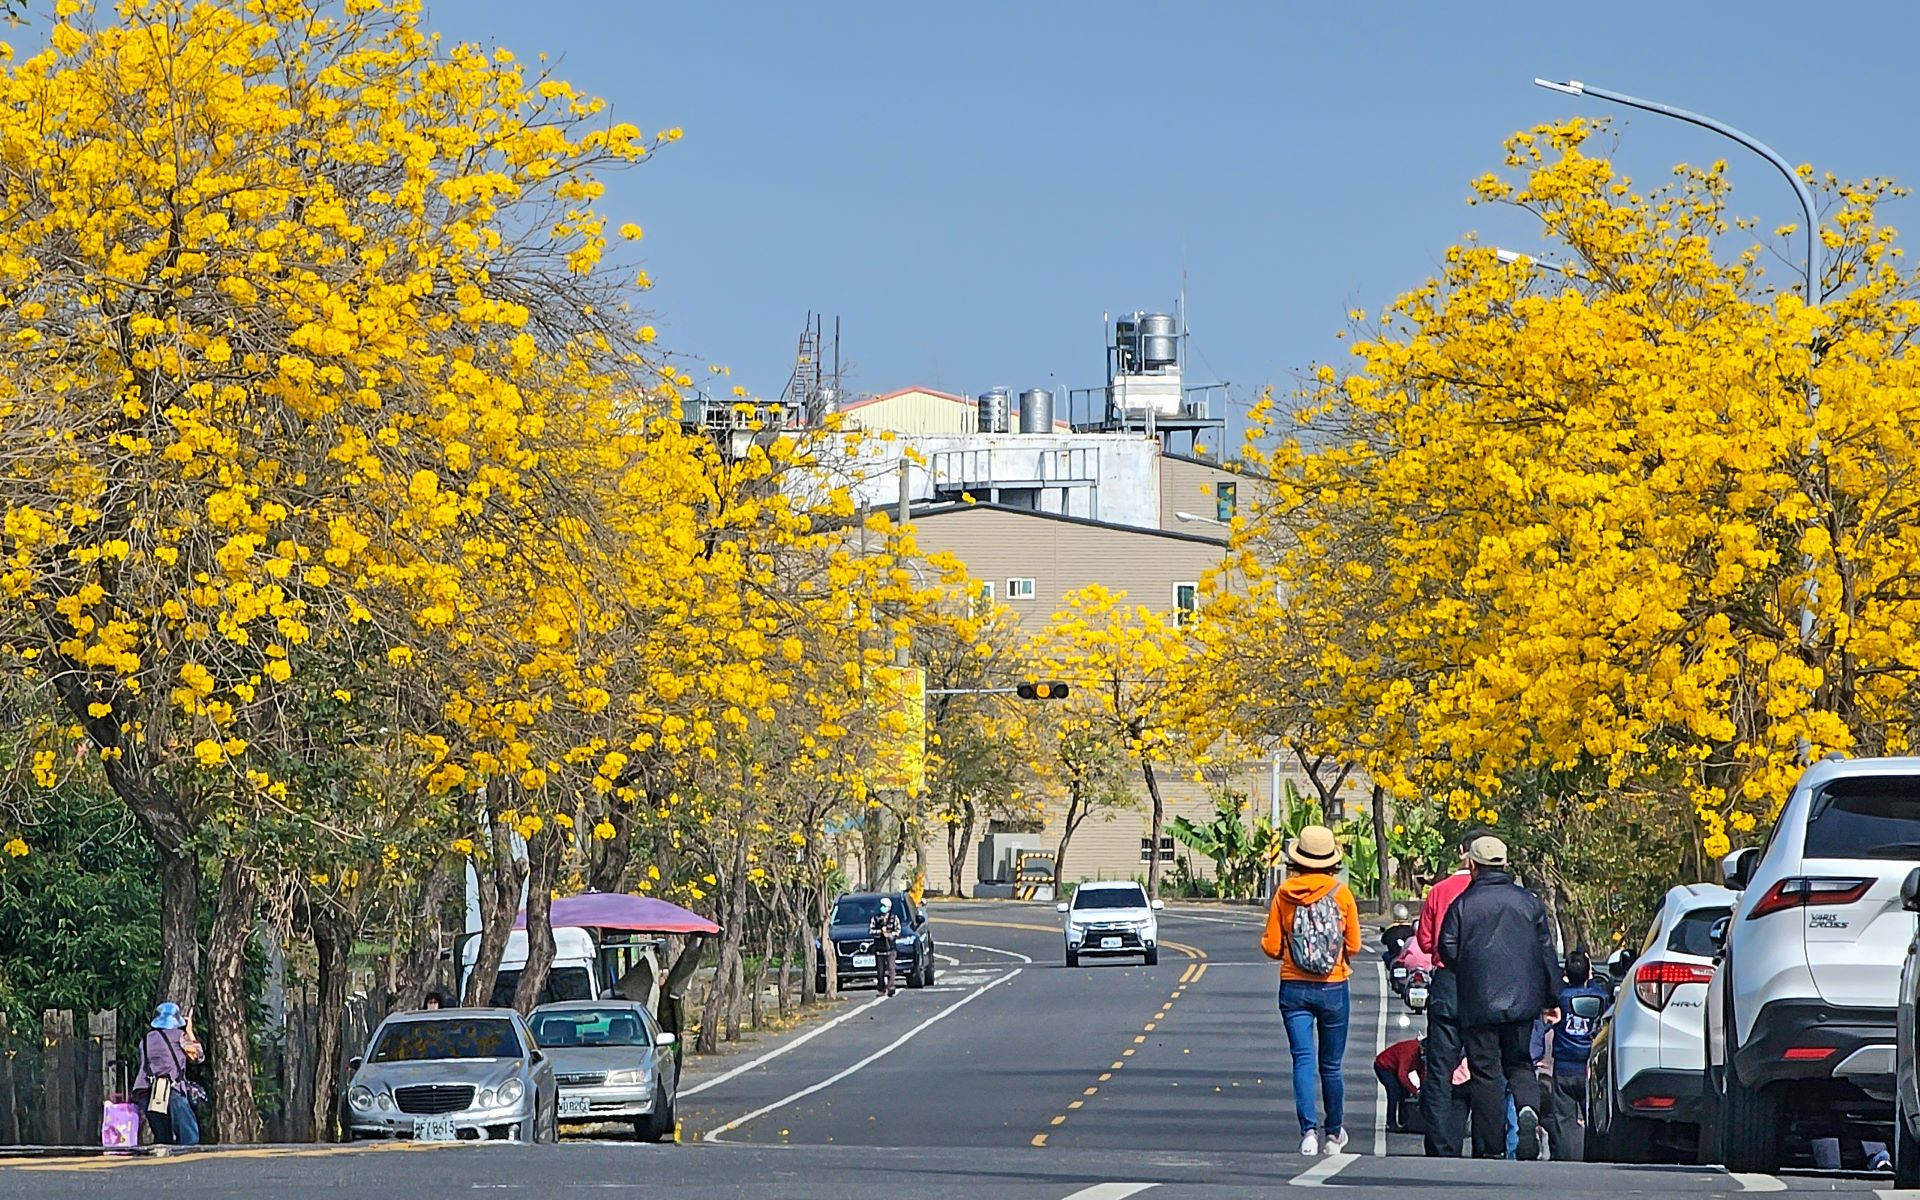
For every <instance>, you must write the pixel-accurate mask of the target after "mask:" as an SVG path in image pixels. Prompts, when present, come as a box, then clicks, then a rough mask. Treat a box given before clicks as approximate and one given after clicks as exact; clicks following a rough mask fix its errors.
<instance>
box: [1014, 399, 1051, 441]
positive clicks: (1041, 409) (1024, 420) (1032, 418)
mask: <svg viewBox="0 0 1920 1200" xmlns="http://www.w3.org/2000/svg"><path fill="white" fill-rule="evenodd" d="M1020 432H1021V433H1052V432H1053V393H1052V392H1050V391H1048V390H1047V389H1045V388H1028V389H1027V390H1026V391H1024V392H1021V393H1020Z"/></svg>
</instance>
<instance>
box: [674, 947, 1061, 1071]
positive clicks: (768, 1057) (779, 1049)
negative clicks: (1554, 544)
mask: <svg viewBox="0 0 1920 1200" xmlns="http://www.w3.org/2000/svg"><path fill="white" fill-rule="evenodd" d="M945 944H946V945H949V946H952V947H953V948H954V949H956V950H985V951H987V952H988V953H990V954H1005V955H1007V956H1009V957H1011V958H1017V959H1019V960H1020V961H1021V962H1023V963H1030V962H1032V961H1033V960H1032V959H1031V958H1028V957H1027V956H1026V955H1024V954H1021V953H1019V952H1017V951H1014V950H1001V949H999V948H998V947H995V946H970V945H968V944H967V943H965V942H947V943H945ZM935 957H937V958H946V955H944V954H942V955H936V956H935ZM946 961H948V962H957V961H958V960H957V959H952V958H947V959H946ZM948 978H951V979H953V980H954V982H955V983H960V984H964V983H967V982H970V981H971V980H969V978H968V977H967V976H966V975H959V976H948ZM982 978H985V976H983V975H975V976H973V977H972V979H973V980H978V979H982ZM930 990H932V991H936V992H943V991H948V990H953V989H948V988H938V987H936V988H932V989H930ZM883 999H884V997H881V996H875V997H874V998H873V999H871V1000H869V1001H867V1002H866V1003H865V1004H862V1005H859V1006H858V1007H856V1008H854V1009H852V1010H850V1011H848V1012H843V1013H841V1014H840V1015H839V1016H837V1017H835V1018H833V1019H832V1020H831V1021H826V1022H823V1023H822V1024H819V1025H816V1026H814V1027H813V1028H812V1029H809V1030H807V1032H805V1033H803V1034H801V1035H800V1036H799V1037H797V1038H794V1039H793V1040H792V1041H790V1042H783V1043H781V1044H780V1045H778V1046H775V1047H774V1048H773V1049H771V1050H769V1051H767V1052H766V1053H765V1054H762V1055H761V1056H760V1057H758V1058H756V1059H753V1060H751V1061H749V1062H743V1063H741V1064H740V1065H739V1066H737V1067H735V1068H733V1069H732V1070H731V1071H728V1072H726V1073H725V1074H722V1075H715V1076H714V1077H713V1078H712V1079H703V1080H701V1081H700V1082H699V1083H697V1084H695V1085H693V1086H692V1087H685V1088H681V1089H680V1093H679V1094H680V1095H682V1096H697V1095H699V1094H700V1093H701V1092H704V1091H706V1090H707V1089H708V1088H711V1087H718V1086H720V1085H721V1084H723V1083H725V1082H727V1080H729V1079H735V1078H738V1077H739V1076H741V1075H744V1074H746V1073H747V1072H748V1071H751V1070H753V1069H754V1068H756V1067H762V1066H765V1065H766V1064H767V1063H769V1062H771V1061H773V1060H774V1059H776V1058H779V1057H780V1056H781V1055H782V1054H785V1053H786V1052H787V1051H789V1050H792V1049H794V1048H795V1047H798V1046H804V1045H806V1044H807V1043H808V1042H810V1041H812V1040H813V1039H814V1038H817V1037H819V1036H820V1035H821V1034H823V1033H825V1032H826V1031H827V1030H829V1029H832V1028H833V1027H834V1026H835V1025H838V1024H839V1023H840V1022H842V1021H845V1020H847V1019H849V1018H852V1017H857V1016H859V1015H860V1014H861V1013H863V1012H865V1011H867V1010H868V1009H870V1008H872V1007H873V1006H874V1005H876V1004H878V1003H880V1002H881V1000H883Z"/></svg>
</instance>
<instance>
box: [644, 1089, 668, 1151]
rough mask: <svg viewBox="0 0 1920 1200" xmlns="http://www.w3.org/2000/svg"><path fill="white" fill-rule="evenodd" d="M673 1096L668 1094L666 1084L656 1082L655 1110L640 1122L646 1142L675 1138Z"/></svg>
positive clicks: (654, 1094)
mask: <svg viewBox="0 0 1920 1200" xmlns="http://www.w3.org/2000/svg"><path fill="white" fill-rule="evenodd" d="M673 1126H674V1115H673V1097H671V1096H669V1095H667V1088H666V1085H665V1084H656V1085H655V1089H654V1093H653V1112H652V1113H651V1114H649V1115H648V1116H647V1117H646V1118H645V1119H643V1120H642V1121H641V1122H640V1123H639V1132H640V1140H641V1141H644V1142H670V1141H672V1140H673Z"/></svg>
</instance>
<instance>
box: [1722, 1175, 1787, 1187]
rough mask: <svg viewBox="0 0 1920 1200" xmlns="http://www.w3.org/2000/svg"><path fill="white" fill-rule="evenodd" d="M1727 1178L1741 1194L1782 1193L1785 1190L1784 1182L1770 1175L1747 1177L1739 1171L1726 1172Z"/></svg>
mask: <svg viewBox="0 0 1920 1200" xmlns="http://www.w3.org/2000/svg"><path fill="white" fill-rule="evenodd" d="M1727 1178H1728V1179H1731V1180H1733V1181H1734V1182H1735V1183H1737V1184H1739V1185H1740V1190H1741V1191H1743V1192H1784V1191H1786V1190H1787V1185H1786V1183H1785V1181H1783V1180H1779V1179H1775V1178H1774V1177H1773V1176H1771V1175H1748V1174H1743V1173H1742V1172H1739V1171H1728V1172H1727Z"/></svg>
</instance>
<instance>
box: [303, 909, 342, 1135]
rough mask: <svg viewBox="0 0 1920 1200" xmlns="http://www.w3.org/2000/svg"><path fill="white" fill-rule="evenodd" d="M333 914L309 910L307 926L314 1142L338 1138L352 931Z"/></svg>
mask: <svg viewBox="0 0 1920 1200" xmlns="http://www.w3.org/2000/svg"><path fill="white" fill-rule="evenodd" d="M347 924H348V923H347V922H345V921H343V920H342V919H341V918H340V917H339V916H338V915H337V914H334V913H328V912H315V913H310V914H309V915H308V918H307V926H308V928H309V929H310V930H311V931H312V933H313V950H314V958H315V960H316V966H317V967H318V970H317V972H316V974H317V975H318V983H319V987H318V989H317V990H318V997H317V999H316V1000H315V1002H314V1004H315V1012H314V1024H313V1027H314V1038H313V1046H314V1051H313V1136H314V1140H315V1141H321V1142H332V1141H338V1140H339V1136H338V1131H337V1129H336V1127H335V1121H336V1119H337V1118H338V1117H339V1115H340V1106H339V1103H338V1101H339V1096H338V1095H337V1094H336V1093H337V1092H338V1091H339V1088H340V1079H339V1071H340V1039H341V1037H342V1035H343V1029H342V1026H343V1024H344V1023H345V1019H346V1008H347V982H348V978H349V972H348V967H347V958H348V955H349V954H350V953H351V952H352V950H353V934H352V933H351V932H350V930H349V929H348V928H347V927H346V926H347Z"/></svg>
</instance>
